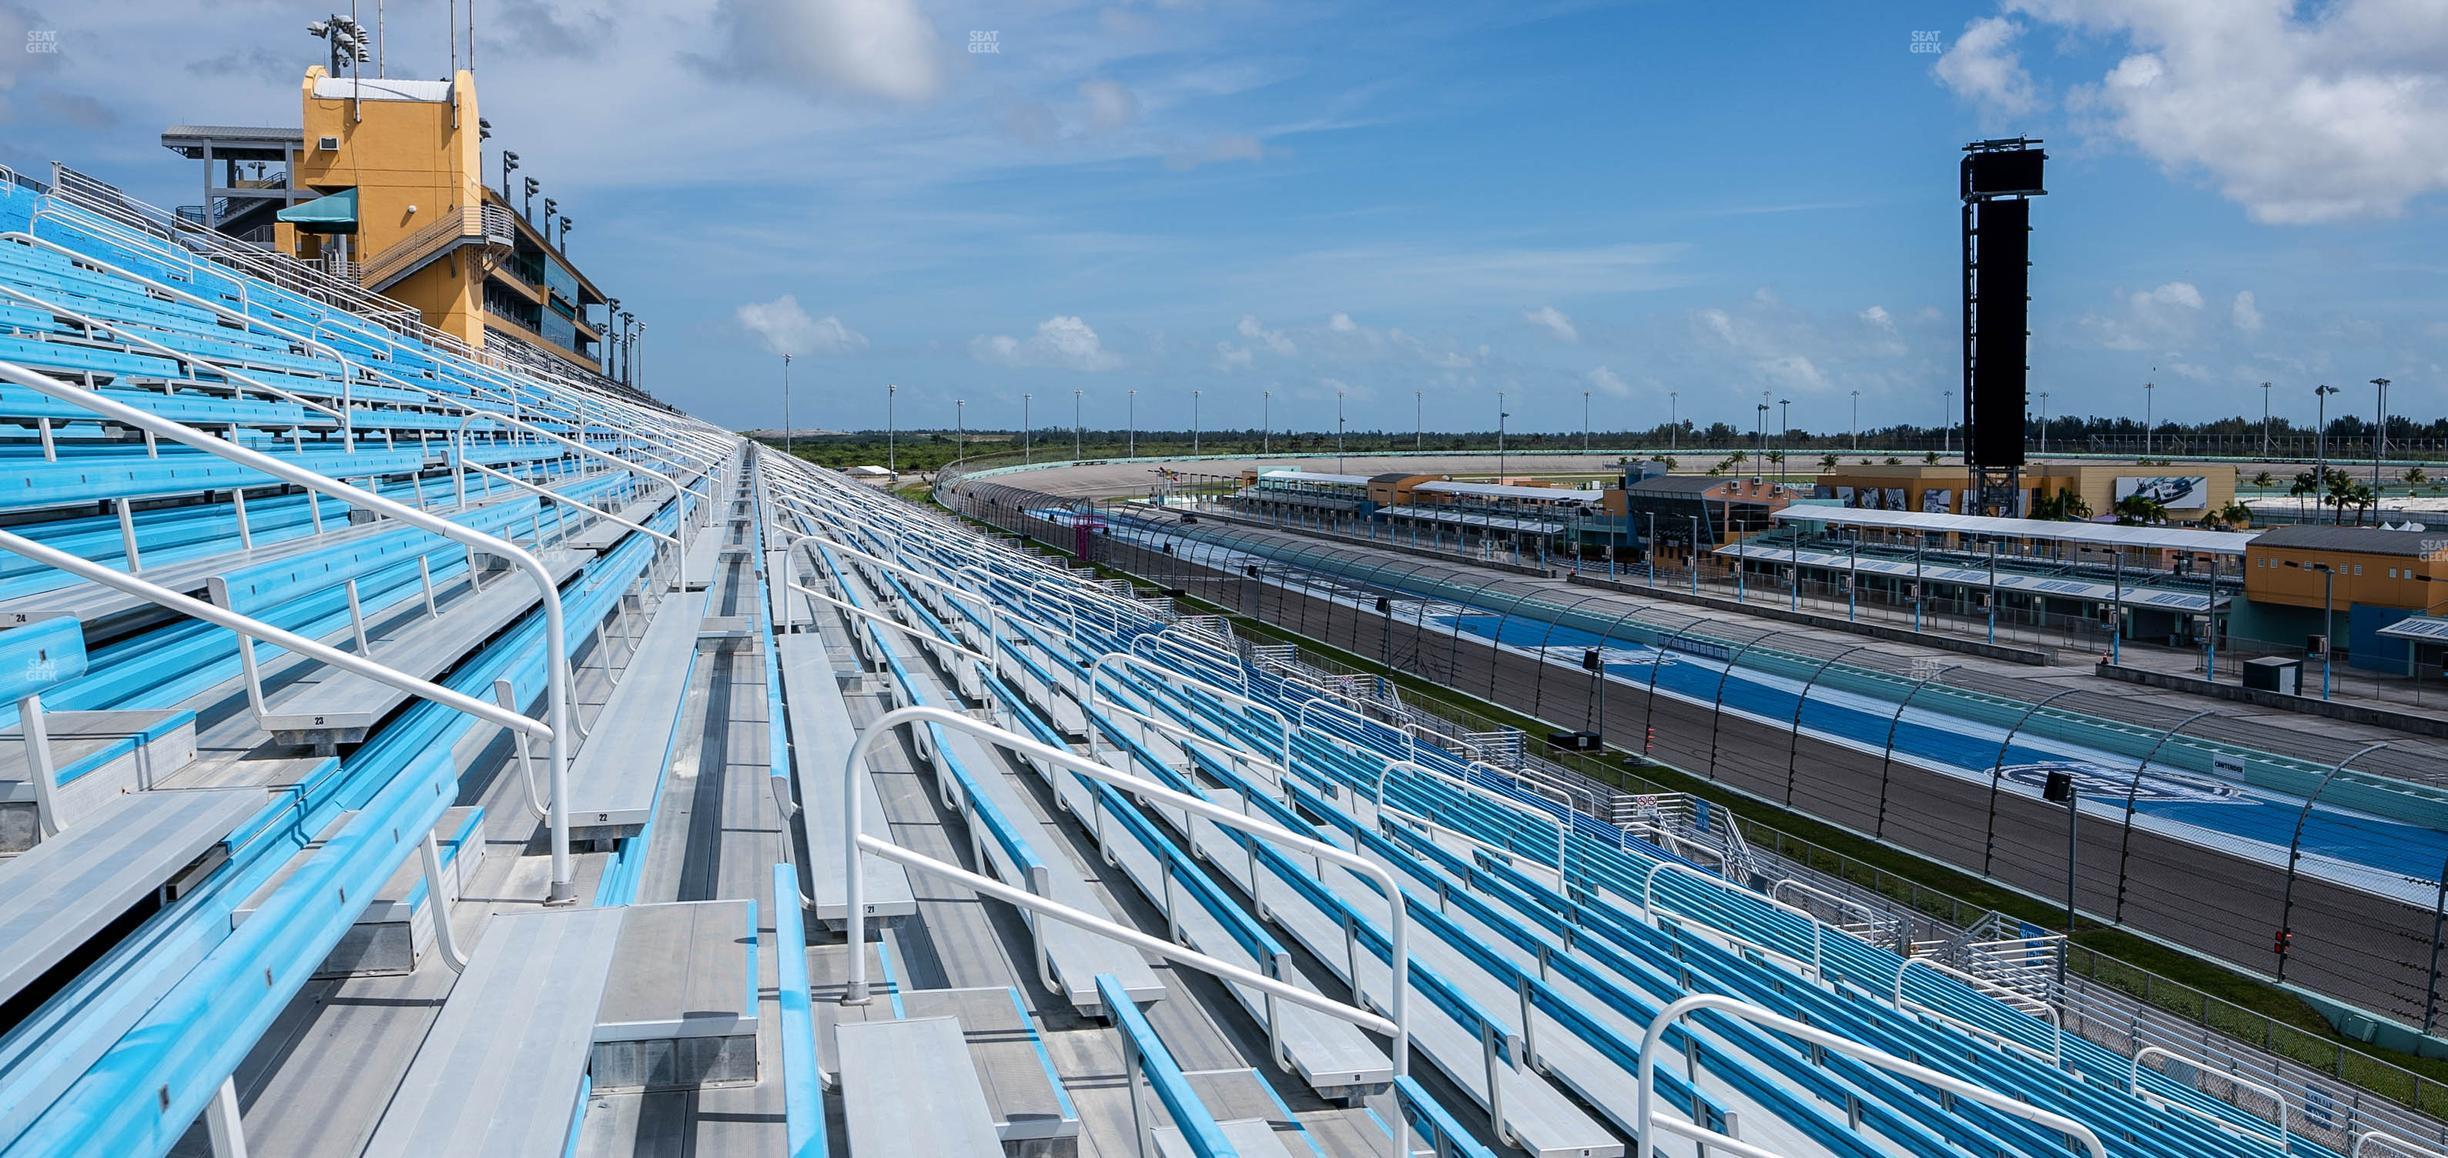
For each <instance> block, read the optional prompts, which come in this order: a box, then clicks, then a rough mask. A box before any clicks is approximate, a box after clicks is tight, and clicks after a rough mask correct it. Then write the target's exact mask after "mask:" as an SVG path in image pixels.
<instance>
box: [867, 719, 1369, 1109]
mask: <svg viewBox="0 0 2448 1158" xmlns="http://www.w3.org/2000/svg"><path fill="white" fill-rule="evenodd" d="M911 724H932V725H935V726H936V727H940V728H949V729H951V730H953V731H957V732H967V733H969V734H970V735H972V736H975V737H977V738H978V739H981V740H984V741H986V742H988V743H991V744H994V745H995V746H997V747H1000V748H1003V749H1005V750H1006V751H1009V752H1012V753H1014V754H1016V755H1019V756H1021V757H1023V758H1026V759H1029V760H1034V761H1037V762H1039V763H1042V764H1051V765H1055V766H1057V767H1061V768H1066V769H1069V770H1070V771H1072V772H1075V773H1077V774H1079V775H1081V776H1085V777H1087V778H1088V779H1091V780H1095V781H1099V782H1101V783H1105V784H1110V785H1113V786H1115V787H1117V788H1121V789H1123V790H1125V791H1127V792H1130V793H1132V794H1134V795H1137V796H1139V797H1141V798H1143V799H1146V800H1150V801H1153V802H1155V803H1157V804H1160V805H1165V806H1168V807H1172V808H1178V809H1181V810H1182V811H1184V812H1187V813H1192V814H1195V815H1197V816H1200V817H1203V818H1205V819H1206V820H1208V821H1210V822H1212V823H1214V824H1217V825H1220V826H1222V827H1225V828H1231V829H1238V830H1239V831H1241V832H1244V833H1247V834H1249V835H1251V836H1253V837H1257V838H1260V839H1263V840H1266V841H1268V842H1269V843H1273V844H1280V845H1283V846H1286V847H1288V848H1293V849H1297V850H1299V851H1300V852H1303V853H1305V854H1307V855H1309V856H1310V857H1312V858H1314V859H1316V860H1320V861H1325V862H1329V863H1332V864H1334V865H1337V866H1339V867H1341V868H1343V869H1345V870H1347V871H1349V872H1352V873H1354V874H1356V875H1359V876H1362V877H1366V878H1368V879H1369V880H1370V881H1372V882H1374V883H1375V884H1376V885H1377V887H1378V888H1379V889H1381V890H1382V891H1383V892H1384V894H1385V900H1386V912H1387V924H1388V926H1389V932H1388V935H1389V939H1390V941H1391V946H1390V951H1389V952H1388V954H1387V956H1388V957H1389V958H1390V960H1389V962H1388V964H1389V965H1390V966H1391V968H1392V982H1391V984H1392V989H1393V992H1392V993H1391V994H1390V995H1389V998H1388V1006H1389V1008H1388V1012H1390V1013H1391V1014H1392V1015H1393V1017H1392V1021H1393V1037H1394V1049H1393V1063H1394V1076H1395V1077H1398V1078H1399V1077H1402V1076H1403V1075H1405V1074H1407V1073H1409V1072H1410V1070H1411V952H1410V944H1411V940H1410V935H1411V919H1410V914H1409V913H1408V912H1406V911H1405V909H1404V903H1405V902H1404V897H1403V891H1402V886H1401V885H1400V884H1399V883H1398V882H1397V881H1396V880H1395V879H1394V874H1393V873H1392V872H1390V871H1389V870H1387V869H1386V868H1385V867H1384V866H1382V865H1380V864H1378V863H1377V862H1375V861H1372V860H1370V859H1368V858H1366V857H1363V856H1359V855H1357V854H1355V853H1351V852H1347V851H1345V850H1344V849H1342V848H1340V847H1338V846H1336V845H1332V844H1328V843H1326V842H1325V841H1322V840H1317V839H1314V838H1311V837H1306V836H1302V835H1300V834H1299V833H1296V832H1293V831H1292V830H1291V829H1288V828H1285V827H1283V826H1282V825H1280V824H1277V823H1275V822H1274V821H1272V820H1265V819H1261V818H1258V817H1255V816H1245V815H1242V814H1241V813H1238V812H1234V811H1232V810H1231V809H1228V808H1224V807H1222V806H1220V805H1218V804H1216V803H1214V802H1213V801H1209V800H1205V799H1202V798H1200V797H1196V796H1192V795H1189V794H1188V793H1183V792H1176V791H1174V790H1172V789H1170V788H1166V787H1164V786H1162V785H1160V784H1156V783H1154V782H1152V781H1149V780H1147V779H1146V778H1144V777H1140V776H1133V775H1131V774H1129V773H1126V772H1121V771H1117V770H1115V769H1113V768H1111V767H1109V766H1107V765H1105V764H1103V763H1100V762H1098V761H1095V760H1090V759H1088V758H1086V757H1084V756H1081V755H1079V754H1078V753H1076V752H1072V751H1070V750H1068V749H1063V748H1056V747H1053V746H1051V745H1048V744H1041V743H1039V742H1037V741H1035V740H1032V739H1030V738H1028V737H1027V736H1023V735H1021V734H1019V733H1017V732H1013V731H1010V730H1008V729H1004V728H998V727H995V726H994V725H992V724H988V723H986V722H984V721H982V720H978V719H976V718H974V717H971V716H966V715H962V714H961V713H959V712H954V711H949V710H947V709H944V708H935V707H927V706H924V705H915V706H911V707H906V708H896V709H894V710H892V711H889V712H886V713H884V714H883V715H882V716H880V717H878V718H877V719H876V720H875V721H874V722H873V723H870V724H868V725H867V727H866V728H865V729H864V730H862V731H861V732H860V733H859V738H858V739H857V741H855V742H854V743H852V744H851V745H850V751H849V753H848V754H847V755H845V756H844V757H843V758H842V775H841V808H840V823H841V825H842V865H843V872H844V876H843V882H842V883H843V885H844V890H843V891H844V894H845V896H844V906H845V913H846V916H845V921H846V924H847V928H848V933H849V939H848V943H849V944H850V945H851V946H852V948H853V951H852V952H851V954H850V965H849V976H848V978H847V979H846V980H845V982H844V983H843V986H842V997H841V1000H842V1004H844V1005H863V1004H865V1003H866V1002H867V1000H868V996H867V954H866V953H865V952H864V951H861V950H859V949H858V946H861V945H864V944H865V943H866V937H867V912H866V905H865V903H864V895H865V891H866V878H865V874H864V873H862V872H861V871H860V867H859V854H860V853H861V852H873V853H875V854H877V855H879V856H882V857H884V858H886V859H888V860H898V861H900V862H901V863H903V864H905V865H917V866H918V867H927V865H928V863H933V862H928V858H925V857H922V856H919V855H918V854H917V853H913V852H909V851H907V850H904V849H902V848H900V847H899V846H897V845H894V844H892V843H891V842H889V841H884V840H880V839H878V838H875V837H872V836H869V835H867V834H866V833H865V832H863V831H861V823H860V817H859V812H860V803H859V791H858V784H859V780H860V779H861V778H862V777H864V776H865V775H866V774H867V759H868V752H869V751H870V750H871V749H872V748H873V747H874V746H875V744H876V742H877V741H879V740H881V739H882V738H883V737H885V736H888V735H891V734H892V733H894V732H896V731H898V730H900V729H901V728H904V727H907V726H909V725H911ZM955 871H961V870H955ZM967 875H968V876H971V877H975V876H976V874H967ZM976 879H977V880H979V881H984V880H985V879H986V878H983V877H977V878H976ZM996 883H997V886H998V888H1000V889H1006V890H1009V892H1008V893H998V894H997V895H1000V896H1002V897H1003V899H1005V900H1010V901H1012V902H1013V903H1015V904H1018V903H1021V902H1020V901H1019V900H1018V899H1017V898H1016V897H1015V896H1013V895H1011V894H1018V895H1019V896H1027V897H1030V899H1031V900H1032V901H1039V900H1042V898H1037V897H1035V896H1033V895H1032V894H1029V893H1027V892H1025V891H1024V890H1019V889H1012V888H1011V887H1010V886H1007V885H1001V884H1000V882H996ZM1048 903H1050V902H1048ZM1071 923H1073V924H1081V922H1079V921H1076V920H1075V921H1072V922H1071ZM1104 925H1105V926H1107V927H1103V928H1095V929H1094V931H1097V932H1101V933H1105V934H1106V935H1108V936H1115V937H1116V939H1124V940H1127V938H1122V937H1120V936H1119V934H1120V933H1122V932H1125V931H1127V932H1129V933H1130V934H1131V935H1132V936H1133V937H1137V938H1144V939H1145V940H1146V941H1148V942H1153V943H1154V944H1156V945H1170V943H1169V942H1165V941H1163V940H1162V939H1160V938H1154V937H1148V936H1147V935H1146V934H1144V933H1139V932H1137V931H1136V930H1125V929H1123V927H1122V926H1119V925H1113V924H1112V923H1111V922H1104ZM1081 927H1083V928H1091V926H1088V925H1085V924H1081ZM1131 943H1132V944H1134V945H1137V946H1138V947H1140V948H1143V949H1147V950H1148V951H1150V952H1156V951H1157V950H1156V949H1155V948H1154V947H1153V945H1149V944H1142V943H1140V942H1139V941H1135V940H1134V941H1131ZM1171 951H1172V952H1175V953H1188V952H1189V951H1188V950H1184V949H1180V948H1179V947H1178V946H1173V947H1172V948H1171ZM1208 960H1209V961H1212V962H1213V964H1215V965H1217V966H1221V967H1224V968H1228V969H1236V970H1238V969H1239V968H1240V967H1239V966H1235V965H1231V964H1230V963H1228V962H1223V961H1214V960H1213V959H1212V958H1209V959H1208ZM1201 967H1202V968H1205V966H1203V965H1202V966H1201ZM1243 972H1247V971H1246V970H1244V971H1243ZM1250 976H1251V977H1253V978H1259V977H1263V975H1262V974H1250ZM1264 979H1265V980H1267V981H1270V982H1273V981H1274V979H1273V978H1264ZM1249 984H1255V982H1254V981H1253V982H1249ZM1275 984H1276V985H1280V986H1281V989H1282V990H1283V991H1278V990H1276V989H1275V988H1272V987H1264V988H1267V989H1268V992H1271V993H1275V995H1276V996H1278V997H1281V998H1282V999H1283V1000H1286V1001H1293V1002H1297V1003H1299V1004H1302V1005H1306V1006H1308V1007H1310V1008H1313V1009H1317V1010H1319V1011H1320V1012H1325V1013H1333V1012H1336V1010H1335V1009H1331V1008H1327V1004H1328V1002H1327V999H1326V998H1324V997H1322V996H1320V995H1317V994H1315V993H1310V992H1308V991H1306V990H1302V989H1300V988H1299V987H1298V986H1292V985H1284V984H1283V983H1281V982H1275ZM1360 990H1361V986H1360V978H1359V973H1358V970H1357V968H1356V967H1355V969H1354V971H1353V976H1352V991H1353V994H1354V995H1355V996H1358V995H1359V994H1360ZM1363 1000H1365V998H1363ZM1396 1129H1397V1137H1396V1146H1395V1152H1396V1153H1398V1154H1399V1153H1404V1152H1406V1150H1407V1147H1406V1146H1405V1145H1404V1142H1405V1137H1406V1135H1407V1134H1408V1129H1407V1127H1405V1126H1403V1125H1401V1124H1399V1123H1398V1124H1397V1126H1396Z"/></svg>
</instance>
